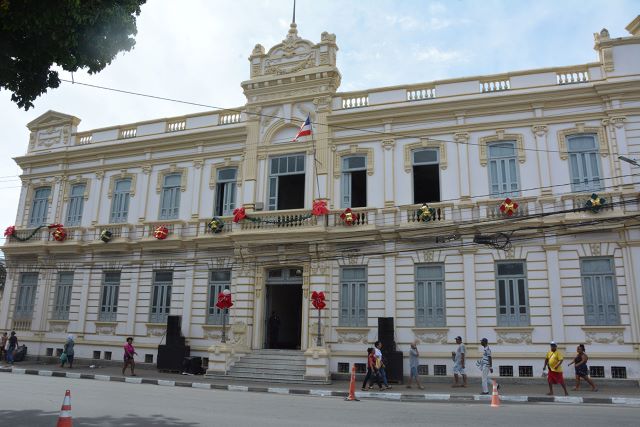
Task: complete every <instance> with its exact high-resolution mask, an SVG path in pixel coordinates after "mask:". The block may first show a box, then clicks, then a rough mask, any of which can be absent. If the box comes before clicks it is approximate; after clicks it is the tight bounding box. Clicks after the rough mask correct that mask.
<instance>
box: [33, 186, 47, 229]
mask: <svg viewBox="0 0 640 427" xmlns="http://www.w3.org/2000/svg"><path fill="white" fill-rule="evenodd" d="M50 195H51V188H49V187H42V188H38V189H37V190H35V193H34V195H33V203H32V204H31V214H30V215H29V226H30V227H37V226H39V225H42V224H44V223H45V222H47V213H48V211H49V196H50Z"/></svg>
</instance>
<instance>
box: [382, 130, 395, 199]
mask: <svg viewBox="0 0 640 427" xmlns="http://www.w3.org/2000/svg"><path fill="white" fill-rule="evenodd" d="M395 146H396V141H395V139H383V140H382V147H383V148H384V151H383V152H384V207H385V208H393V207H394V206H395V204H396V194H395V175H394V173H393V170H394V164H393V163H394V162H393V160H394V151H395V150H394V147H395Z"/></svg>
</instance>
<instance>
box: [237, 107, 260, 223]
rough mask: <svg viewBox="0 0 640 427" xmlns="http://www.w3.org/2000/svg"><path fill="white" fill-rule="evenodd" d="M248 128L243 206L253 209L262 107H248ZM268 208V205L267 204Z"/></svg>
mask: <svg viewBox="0 0 640 427" xmlns="http://www.w3.org/2000/svg"><path fill="white" fill-rule="evenodd" d="M247 112H248V113H251V114H247V115H246V120H247V124H246V129H247V141H246V143H245V152H244V165H243V167H242V172H243V173H244V179H243V181H244V182H243V186H244V190H243V192H242V197H243V199H242V206H244V207H245V209H247V210H248V211H252V210H254V209H255V207H256V186H257V185H258V176H257V174H256V172H257V170H258V140H259V139H260V116H259V115H258V114H259V113H260V107H247ZM265 208H266V206H265Z"/></svg>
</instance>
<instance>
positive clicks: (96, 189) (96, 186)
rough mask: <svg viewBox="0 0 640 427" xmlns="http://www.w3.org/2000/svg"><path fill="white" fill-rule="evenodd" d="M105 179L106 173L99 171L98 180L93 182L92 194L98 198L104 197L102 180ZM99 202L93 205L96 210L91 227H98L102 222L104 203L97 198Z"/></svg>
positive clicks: (97, 173) (97, 172)
mask: <svg viewBox="0 0 640 427" xmlns="http://www.w3.org/2000/svg"><path fill="white" fill-rule="evenodd" d="M103 179H104V171H103V170H98V171H96V179H94V180H93V182H92V184H93V188H92V189H91V194H97V195H98V196H102V194H103V193H102V180H103ZM97 199H98V200H97V202H96V203H93V206H95V209H94V211H93V220H92V221H91V225H97V224H99V221H100V204H101V201H102V197H98V198H97Z"/></svg>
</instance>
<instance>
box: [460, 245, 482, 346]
mask: <svg viewBox="0 0 640 427" xmlns="http://www.w3.org/2000/svg"><path fill="white" fill-rule="evenodd" d="M476 251H477V249H475V248H463V249H460V254H461V255H462V265H463V268H464V273H463V280H464V313H465V335H466V337H465V342H468V343H477V342H478V327H477V320H476V319H477V310H476V278H475V273H476V266H475V253H476Z"/></svg>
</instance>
